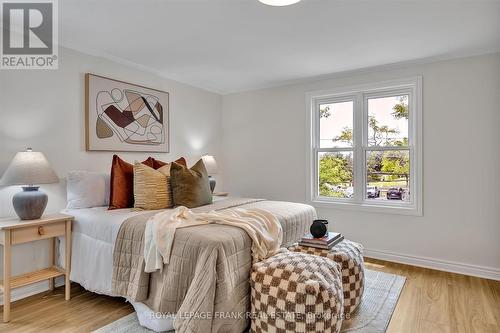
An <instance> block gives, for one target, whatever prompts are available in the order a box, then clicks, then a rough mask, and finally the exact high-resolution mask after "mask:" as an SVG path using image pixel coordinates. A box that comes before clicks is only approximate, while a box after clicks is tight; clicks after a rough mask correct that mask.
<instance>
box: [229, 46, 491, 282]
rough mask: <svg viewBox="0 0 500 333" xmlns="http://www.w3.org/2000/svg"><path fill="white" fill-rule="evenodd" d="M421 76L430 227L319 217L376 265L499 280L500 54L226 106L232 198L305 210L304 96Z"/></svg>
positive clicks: (268, 92) (277, 91)
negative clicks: (383, 262) (382, 261)
mask: <svg viewBox="0 0 500 333" xmlns="http://www.w3.org/2000/svg"><path fill="white" fill-rule="evenodd" d="M415 75H422V76H423V118H424V128H423V131H424V136H423V141H424V147H423V151H424V160H423V165H424V169H423V172H424V179H423V187H424V193H423V197H424V203H423V209H424V215H423V217H415V216H402V215H389V214H375V213H371V214H370V213H361V212H355V211H346V210H337V209H319V208H318V209H317V210H318V214H319V216H320V217H324V218H327V219H329V220H330V221H331V222H332V223H331V224H330V226H333V229H334V230H336V231H340V232H342V233H344V234H345V236H346V237H347V238H350V239H353V240H356V241H359V242H361V243H363V244H364V245H365V247H366V248H367V249H368V251H367V252H368V254H370V255H371V256H373V257H379V258H386V259H391V260H395V261H402V262H409V263H413V264H416V265H423V266H428V267H436V268H440V269H445V270H451V271H460V272H464V273H470V274H476V275H482V276H490V277H495V278H498V279H500V241H499V237H500V199H499V195H500V176H499V171H500V148H499V145H500V103H499V100H498V98H499V97H500V54H492V55H485V56H476V57H471V58H463V59H455V60H449V61H444V62H435V63H431V64H426V65H413V66H406V67H398V68H397V69H396V68H392V69H388V68H384V69H373V70H370V71H364V72H363V73H361V72H358V73H351V75H343V76H342V77H338V78H332V79H325V80H317V81H314V82H309V83H302V84H295V85H289V86H284V87H277V88H270V89H263V90H258V91H250V92H245V93H239V94H232V95H228V96H224V98H223V131H224V137H223V148H224V149H223V150H224V160H223V161H224V165H225V167H226V172H225V175H224V179H225V184H226V190H228V191H230V192H232V193H233V194H239V195H243V196H250V197H265V198H269V199H277V200H290V201H299V202H305V201H306V180H305V174H306V170H305V167H306V161H305V154H306V151H305V149H306V148H305V145H306V125H305V120H306V107H305V93H306V92H308V91H315V90H322V89H330V88H336V87H342V86H346V85H355V84H362V83H370V82H378V81H383V80H390V79H397V78H405V77H409V76H415Z"/></svg>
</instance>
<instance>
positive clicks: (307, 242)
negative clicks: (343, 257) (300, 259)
mask: <svg viewBox="0 0 500 333" xmlns="http://www.w3.org/2000/svg"><path fill="white" fill-rule="evenodd" d="M343 240H344V236H342V234H340V233H338V232H329V233H327V234H326V235H325V236H323V237H321V238H314V237H313V236H312V235H311V234H307V235H305V236H304V237H302V240H301V241H300V242H299V245H300V246H308V247H315V248H318V249H324V250H330V249H331V248H332V247H334V246H335V245H337V244H338V243H340V242H342V241H343Z"/></svg>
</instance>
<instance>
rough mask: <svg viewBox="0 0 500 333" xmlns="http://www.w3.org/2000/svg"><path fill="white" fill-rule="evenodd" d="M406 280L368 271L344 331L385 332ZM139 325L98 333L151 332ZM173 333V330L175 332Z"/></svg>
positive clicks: (120, 323) (133, 320) (128, 321)
mask: <svg viewBox="0 0 500 333" xmlns="http://www.w3.org/2000/svg"><path fill="white" fill-rule="evenodd" d="M405 280H406V278H405V277H403V276H399V275H394V274H388V273H382V272H376V271H372V270H366V286H365V292H364V294H363V299H362V301H361V304H360V306H359V307H358V309H356V312H355V313H354V314H353V315H352V316H351V319H350V320H344V323H343V324H342V331H341V332H355V333H383V332H385V331H386V329H387V326H388V325H389V321H390V320H391V316H392V313H393V312H394V309H395V307H396V303H397V302H398V298H399V294H401V290H402V289H403V285H404V283H405ZM151 332H153V331H150V330H148V329H146V328H143V327H141V326H140V325H139V321H138V320H137V316H136V315H135V313H131V314H129V315H128V316H125V317H123V318H120V319H118V320H117V321H115V322H112V323H111V324H108V325H106V326H104V327H102V328H100V329H98V330H97V331H94V333H151ZM172 332H173V331H172Z"/></svg>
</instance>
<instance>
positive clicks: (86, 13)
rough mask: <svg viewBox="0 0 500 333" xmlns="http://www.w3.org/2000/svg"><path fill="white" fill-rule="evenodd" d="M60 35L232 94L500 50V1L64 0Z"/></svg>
mask: <svg viewBox="0 0 500 333" xmlns="http://www.w3.org/2000/svg"><path fill="white" fill-rule="evenodd" d="M59 11H60V30H59V31H60V41H61V44H62V45H64V46H67V47H70V48H74V49H77V50H81V51H84V52H87V53H94V54H98V55H101V56H107V57H110V58H115V59H121V60H123V61H126V62H129V63H133V64H137V65H141V66H143V67H144V68H148V69H150V70H153V71H155V72H156V73H158V74H159V75H162V76H164V77H167V78H170V79H174V80H177V81H180V82H184V83H188V84H190V85H193V86H197V87H201V88H204V89H207V90H210V91H215V92H219V93H222V94H226V93H231V92H237V91H243V90H250V89H256V88H262V87H268V86H274V85H280V84H285V83H289V82H293V81H295V80H301V79H304V78H311V77H315V76H322V75H326V74H333V73H338V72H343V71H350V70H355V69H361V68H366V67H371V66H378V65H384V64H391V63H397V62H406V61H412V60H417V59H423V58H426V59H434V58H447V57H457V56H464V55H470V54H480V53H488V52H497V51H500V1H481V0H471V1H451V0H441V1H430V0H418V1H417V0H415V1H411V0H399V1H394V0H393V1H388V0H371V1H370V0H365V1H360V0H345V1H338V0H302V1H301V2H300V3H298V4H296V5H292V6H288V7H270V6H266V5H263V4H261V3H260V2H258V1H257V0H176V1H173V0H157V1H153V0H135V1H134V0H90V1H84V0H60V1H59Z"/></svg>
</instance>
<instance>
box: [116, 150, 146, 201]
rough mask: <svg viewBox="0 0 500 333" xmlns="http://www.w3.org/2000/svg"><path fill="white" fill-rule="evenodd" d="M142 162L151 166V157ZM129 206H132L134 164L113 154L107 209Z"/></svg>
mask: <svg viewBox="0 0 500 333" xmlns="http://www.w3.org/2000/svg"><path fill="white" fill-rule="evenodd" d="M142 164H144V165H147V166H149V167H153V158H151V157H148V159H147V160H145V161H143V162H142ZM131 207H134V165H133V164H130V163H127V162H125V161H124V160H122V159H121V158H119V157H118V155H113V162H112V163H111V177H110V187H109V207H108V209H120V208H131Z"/></svg>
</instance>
